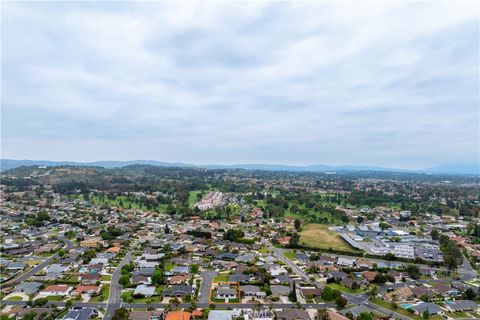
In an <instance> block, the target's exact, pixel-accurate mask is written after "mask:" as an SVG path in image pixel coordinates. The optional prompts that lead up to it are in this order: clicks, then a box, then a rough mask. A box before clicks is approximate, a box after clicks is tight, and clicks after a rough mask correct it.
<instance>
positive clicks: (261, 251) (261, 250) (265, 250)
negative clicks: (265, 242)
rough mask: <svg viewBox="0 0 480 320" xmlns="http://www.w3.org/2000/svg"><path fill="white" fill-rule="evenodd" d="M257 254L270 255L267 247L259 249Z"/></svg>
mask: <svg viewBox="0 0 480 320" xmlns="http://www.w3.org/2000/svg"><path fill="white" fill-rule="evenodd" d="M258 252H260V253H270V250H269V249H268V248H267V247H261V248H260V249H259V250H258Z"/></svg>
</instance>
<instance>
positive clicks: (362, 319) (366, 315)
mask: <svg viewBox="0 0 480 320" xmlns="http://www.w3.org/2000/svg"><path fill="white" fill-rule="evenodd" d="M357 320H373V317H372V314H371V313H370V312H362V313H360V314H359V315H358V317H357Z"/></svg>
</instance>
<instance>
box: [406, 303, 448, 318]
mask: <svg viewBox="0 0 480 320" xmlns="http://www.w3.org/2000/svg"><path fill="white" fill-rule="evenodd" d="M410 309H412V310H413V312H414V313H415V314H418V315H422V314H423V313H424V312H425V311H427V312H428V314H429V315H441V314H442V313H443V310H442V308H440V307H439V306H438V305H436V304H435V303H430V302H421V303H419V304H416V305H413V306H412V307H411V308H410Z"/></svg>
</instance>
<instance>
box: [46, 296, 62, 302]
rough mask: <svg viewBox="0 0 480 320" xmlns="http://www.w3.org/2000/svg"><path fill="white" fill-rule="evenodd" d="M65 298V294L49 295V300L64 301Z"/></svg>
mask: <svg viewBox="0 0 480 320" xmlns="http://www.w3.org/2000/svg"><path fill="white" fill-rule="evenodd" d="M63 298H64V297H63V296H47V300H48V301H62V300H63Z"/></svg>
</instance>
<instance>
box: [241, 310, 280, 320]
mask: <svg viewBox="0 0 480 320" xmlns="http://www.w3.org/2000/svg"><path fill="white" fill-rule="evenodd" d="M243 317H244V318H245V320H273V319H275V314H274V313H273V312H272V311H270V310H268V309H263V310H247V311H246V312H245V313H244V315H243Z"/></svg>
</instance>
